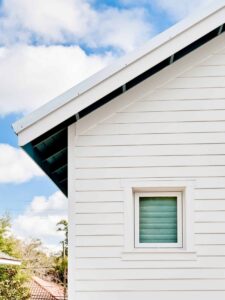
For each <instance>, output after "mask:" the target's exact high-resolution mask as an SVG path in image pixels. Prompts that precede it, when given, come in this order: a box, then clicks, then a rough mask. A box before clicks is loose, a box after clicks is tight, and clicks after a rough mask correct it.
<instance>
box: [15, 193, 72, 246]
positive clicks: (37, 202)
mask: <svg viewBox="0 0 225 300" xmlns="http://www.w3.org/2000/svg"><path fill="white" fill-rule="evenodd" d="M62 219H67V198H66V197H65V196H64V195H63V194H62V193H61V192H56V193H54V194H53V195H51V196H50V197H48V198H46V197H45V196H37V197H34V199H33V200H32V202H31V203H30V204H29V206H28V207H27V209H26V210H25V212H24V213H23V214H21V215H19V216H18V217H16V219H15V220H14V221H13V224H12V230H13V233H14V234H15V235H16V236H18V237H19V238H22V239H24V240H26V239H28V240H29V239H31V238H32V239H41V241H42V242H43V244H44V246H46V247H48V248H49V249H50V250H54V251H56V250H59V248H60V245H59V242H60V241H61V240H62V239H63V232H58V231H57V226H56V224H57V223H58V222H59V221H60V220H62Z"/></svg>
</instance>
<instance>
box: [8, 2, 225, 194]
mask: <svg viewBox="0 0 225 300" xmlns="http://www.w3.org/2000/svg"><path fill="white" fill-rule="evenodd" d="M224 16H225V3H224V1H222V4H221V2H220V4H217V5H216V6H215V5H214V7H213V8H209V9H208V10H206V11H203V12H201V13H200V14H197V15H192V16H191V17H189V18H187V19H186V20H184V21H182V22H180V23H178V24H176V25H175V26H173V27H171V28H170V29H169V30H167V31H165V32H163V33H161V34H160V35H158V36H157V37H155V38H153V39H152V40H151V41H150V42H149V43H148V44H147V45H146V46H145V47H143V48H142V49H140V50H138V51H136V52H135V53H133V54H130V55H128V56H126V57H125V58H122V59H119V60H118V61H117V62H116V63H115V64H114V65H112V66H110V67H108V68H106V69H104V70H102V71H100V72H98V73H97V74H95V75H93V76H91V77H90V78H88V79H87V80H85V81H84V82H82V83H80V84H78V85H77V86H75V87H73V88H72V89H70V90H69V91H67V92H66V93H64V94H62V95H61V96H59V97H57V98H56V99H54V100H52V101H51V102H49V103H47V104H46V105H44V106H43V107H42V108H40V109H38V110H36V111H35V112H33V113H31V114H30V115H28V116H26V117H24V118H23V119H22V120H19V121H18V122H16V123H15V124H13V128H14V130H15V132H16V133H17V134H18V137H19V144H20V146H22V147H23V148H24V150H25V151H26V152H27V153H28V154H29V155H30V156H31V157H32V158H33V159H34V160H35V161H36V162H37V163H38V164H39V166H40V167H41V168H42V169H43V170H44V171H45V172H46V173H47V174H48V175H49V177H50V178H51V179H52V180H53V181H54V182H55V183H56V184H57V186H58V187H59V188H60V189H61V190H62V191H63V192H64V193H65V194H67V127H68V126H69V125H70V124H72V123H74V122H76V121H77V120H78V119H80V118H83V117H84V116H86V115H87V114H89V113H90V112H92V111H94V110H95V109H97V108H99V107H100V106H102V105H104V104H105V103H107V102H109V101H110V100H112V99H114V98H115V97H117V96H119V95H121V94H122V93H124V92H125V91H127V90H128V89H130V88H132V87H134V86H135V85H137V84H138V83H140V82H141V81H143V80H145V79H147V78H149V77H150V76H152V75H154V74H156V73H157V72H159V71H160V70H162V69H164V68H166V67H167V66H168V65H170V64H171V63H174V62H176V61H177V60H178V59H180V58H181V57H183V56H185V55H186V54H188V53H190V52H192V51H193V50H195V49H197V48H199V47H200V46H202V45H204V44H205V43H207V42H208V41H210V40H212V39H213V38H215V37H217V36H218V35H219V34H221V33H222V32H224V31H225V26H224Z"/></svg>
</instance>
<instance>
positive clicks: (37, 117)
mask: <svg viewBox="0 0 225 300" xmlns="http://www.w3.org/2000/svg"><path fill="white" fill-rule="evenodd" d="M224 8H225V1H224V0H223V1H219V2H218V3H217V4H216V5H213V6H211V7H209V8H207V9H206V10H204V11H202V12H201V13H197V14H194V15H192V16H191V17H188V18H187V19H185V20H183V21H181V22H179V23H178V24H176V25H174V26H172V27H171V28H169V29H168V30H166V31H164V32H163V33H161V34H159V35H158V36H156V37H154V38H153V39H152V40H151V41H150V42H149V43H147V45H145V46H144V47H142V48H141V49H139V50H138V51H135V52H134V53H131V54H129V55H127V56H125V57H124V58H121V59H119V60H118V61H117V62H116V63H114V64H113V65H111V66H109V67H107V68H105V69H103V70H102V71H100V72H98V73H96V74H94V75H92V76H91V77H89V78H88V79H87V80H85V81H83V82H81V83H79V84H78V85H76V86H75V87H73V88H71V89H70V90H68V91H67V92H65V93H63V94H62V95H60V96H58V97H56V98H55V99H53V100H52V101H50V102H49V103H47V104H45V105H43V106H42V107H41V108H39V109H37V110H36V111H34V112H33V113H31V114H29V115H28V116H26V117H24V118H23V119H21V120H19V121H17V122H15V123H14V124H13V129H14V131H15V132H16V134H20V133H22V132H23V131H25V130H26V129H28V128H29V127H32V125H35V124H36V123H37V122H38V121H41V120H42V119H44V118H46V117H47V116H49V115H52V114H53V113H54V112H56V111H58V110H59V109H60V108H61V107H62V106H64V105H66V104H68V103H70V102H71V101H72V100H74V99H76V98H81V96H82V95H84V94H86V93H87V92H88V91H91V90H94V88H97V86H99V85H100V84H101V83H104V82H105V81H106V80H108V79H110V78H111V77H113V75H116V74H117V73H119V72H120V71H122V70H128V69H129V68H130V67H131V66H132V65H133V64H134V63H135V62H137V61H138V60H139V59H141V58H144V57H146V56H147V55H150V54H151V53H153V52H155V51H156V50H158V49H159V48H161V47H162V46H163V45H166V44H167V43H168V44H169V43H170V42H171V41H172V40H174V39H175V38H176V37H178V36H179V35H180V34H181V33H184V32H186V31H187V30H188V29H191V28H192V27H195V26H197V25H198V24H201V23H202V22H204V20H205V19H207V18H208V17H209V16H213V15H214V14H215V13H217V12H219V11H220V10H222V9H224ZM222 20H223V21H224V15H223V14H221V16H220V18H216V19H215V20H214V22H213V24H212V25H211V27H210V28H208V27H209V26H208V27H207V26H206V28H203V29H202V28H201V30H200V31H202V35H204V34H206V33H207V32H209V31H210V30H212V29H214V28H216V27H217V26H218V25H219V24H222V23H223V22H222ZM203 30H204V31H203ZM199 36H200V35H199ZM199 36H197V37H196V36H194V37H193V36H192V35H191V34H190V35H189V36H188V39H185V41H184V44H182V45H181V47H180V48H183V47H184V46H185V45H188V44H190V43H191V42H193V41H194V39H196V38H199ZM163 55H164V57H163ZM166 56H168V54H167V53H162V54H161V55H159V57H160V60H163V58H166ZM157 63H158V61H156V62H155V64H157ZM152 66H154V64H152V65H151V66H148V68H149V67H152ZM146 68H147V66H146ZM144 71H145V70H143V69H141V70H137V72H136V74H135V76H137V75H138V74H141V73H143V72H144ZM129 79H130V78H129ZM121 83H123V81H122V80H121ZM115 88H117V86H116V87H115ZM106 94H107V92H106V93H105V95H106ZM103 96H104V95H103ZM94 102H95V101H94V100H93V103H94ZM78 106H79V105H78ZM82 108H84V107H82ZM77 112H79V109H78V110H77V111H72V112H70V113H71V115H69V116H65V117H66V118H68V117H71V116H72V115H73V114H76V113H77ZM62 121H63V120H58V122H62ZM55 125H56V124H54V123H53V124H50V126H49V128H46V130H45V131H48V130H50V129H51V128H53V127H54V126H55ZM45 131H43V132H37V133H36V134H35V135H34V136H33V135H32V134H29V137H28V138H27V137H26V138H25V139H22V141H21V143H20V144H21V145H24V144H26V143H27V142H29V141H31V140H32V139H34V138H36V137H38V136H39V135H41V134H43V133H44V132H45Z"/></svg>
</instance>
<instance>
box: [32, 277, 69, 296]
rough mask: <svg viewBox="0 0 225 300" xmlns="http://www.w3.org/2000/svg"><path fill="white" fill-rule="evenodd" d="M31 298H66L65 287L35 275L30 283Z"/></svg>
mask: <svg viewBox="0 0 225 300" xmlns="http://www.w3.org/2000/svg"><path fill="white" fill-rule="evenodd" d="M30 292H31V298H30V299H31V300H64V299H67V298H64V289H63V287H62V286H60V285H57V284H56V283H54V282H50V281H46V280H43V279H41V278H38V277H35V276H34V277H33V278H32V281H31V283H30Z"/></svg>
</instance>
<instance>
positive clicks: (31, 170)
mask: <svg viewBox="0 0 225 300" xmlns="http://www.w3.org/2000/svg"><path fill="white" fill-rule="evenodd" d="M213 2H215V1H212V0H205V1H203V0H199V1H196V0H189V1H186V0H184V1H177V0H176V1H175V0H167V1H166V0H152V1H150V0H149V1H147V0H139V1H134V0H102V1H98V0H63V1H62V0H48V1H46V0H36V1H30V0H21V1H18V0H0V215H3V214H4V213H5V212H9V213H10V215H11V216H12V220H13V231H14V233H15V234H16V235H17V236H19V237H22V238H29V237H30V238H41V239H42V240H43V242H44V244H45V245H46V246H48V247H50V249H55V247H56V245H57V243H58V241H59V240H60V238H61V237H60V236H59V235H58V233H55V224H56V222H57V221H58V220H60V219H61V218H64V217H66V209H67V201H66V199H65V198H64V196H63V195H62V194H61V193H60V192H59V191H58V190H57V188H56V187H55V185H54V184H53V183H52V182H51V181H50V180H49V179H48V178H47V177H46V176H44V174H43V173H42V172H41V171H40V170H39V169H38V167H37V166H35V164H34V163H33V162H32V161H31V160H30V159H29V158H28V157H26V155H25V154H24V153H23V152H22V150H20V149H19V148H18V146H17V137H16V136H15V134H14V133H13V130H12V128H11V124H12V123H13V122H15V120H17V119H19V118H21V117H22V116H23V115H24V114H27V113H29V112H31V111H32V110H34V109H35V108H37V107H39V106H41V105H42V104H44V103H46V102H47V101H49V100H51V99H52V98H54V97H55V96H57V95H58V94H60V93H62V92H64V91H65V90H67V89H68V88H70V87H72V86H73V85H75V84H76V83H78V82H80V81H82V80H83V79H85V78H86V77H88V76H90V75H92V74H93V73H95V72H96V71H98V70H100V69H102V68H103V67H105V66H107V65H108V64H110V63H112V62H113V61H115V60H116V59H117V58H118V57H119V56H122V55H125V54H126V53H127V52H130V51H133V50H135V49H136V48H138V47H140V46H141V45H143V44H144V43H145V42H146V41H148V40H149V39H151V38H152V37H153V36H154V35H156V34H157V33H159V32H161V31H163V30H165V29H166V28H168V27H170V26H172V25H173V24H175V23H176V22H178V21H179V20H181V19H183V18H184V17H185V16H186V15H188V14H191V13H192V12H193V10H195V7H196V4H197V5H198V6H199V7H202V6H204V5H207V4H210V3H213Z"/></svg>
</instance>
